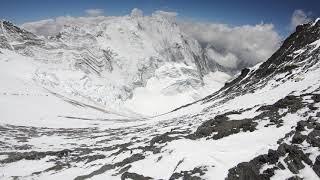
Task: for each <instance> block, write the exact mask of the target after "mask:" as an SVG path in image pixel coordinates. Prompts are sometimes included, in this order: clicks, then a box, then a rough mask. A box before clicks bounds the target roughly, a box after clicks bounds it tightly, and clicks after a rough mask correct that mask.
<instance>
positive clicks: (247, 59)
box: [181, 22, 281, 69]
mask: <svg viewBox="0 0 320 180" xmlns="http://www.w3.org/2000/svg"><path fill="white" fill-rule="evenodd" d="M181 26H182V29H183V30H184V31H185V32H186V33H187V34H189V35H190V36H192V37H193V38H195V39H196V40H198V41H199V43H200V44H201V45H202V47H204V48H205V47H211V48H210V49H211V50H210V51H211V52H210V51H209V52H210V53H209V55H210V56H211V58H212V59H214V60H215V61H216V62H217V63H218V64H220V65H222V66H225V67H228V68H233V69H241V68H244V67H247V66H252V65H255V64H257V63H259V62H262V61H265V60H267V59H268V58H269V57H270V56H271V55H272V53H273V52H274V51H275V50H276V49H277V48H278V47H279V45H280V40H281V38H280V36H279V34H278V33H277V32H276V31H275V29H274V26H273V25H272V24H258V25H254V26H252V25H244V26H235V27H231V26H229V25H226V24H215V23H194V22H182V23H181Z"/></svg>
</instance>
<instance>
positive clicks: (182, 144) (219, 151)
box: [0, 52, 320, 180]
mask: <svg viewBox="0 0 320 180" xmlns="http://www.w3.org/2000/svg"><path fill="white" fill-rule="evenodd" d="M5 53H8V54H6V56H4V55H3V54H0V84H1V86H0V112H1V119H0V132H1V136H0V162H2V163H1V164H0V179H15V178H16V177H18V178H21V179H74V178H75V179H108V180H112V179H120V177H121V174H123V172H128V173H136V174H138V175H143V176H145V177H151V178H154V179H169V178H170V177H171V176H172V174H173V173H175V172H183V171H192V170H193V169H195V171H196V170H199V171H196V173H195V174H197V175H199V176H201V177H202V178H204V179H224V178H226V176H227V175H228V170H229V169H230V168H233V167H234V166H236V165H237V164H238V163H241V162H246V161H250V160H251V159H252V158H254V157H256V156H258V155H260V154H265V153H267V152H268V150H269V149H276V148H277V147H278V144H277V141H278V140H279V139H280V138H283V137H285V135H286V134H287V133H288V132H290V131H291V130H292V129H294V128H295V126H296V124H297V122H298V121H300V120H302V119H307V118H308V117H309V116H312V115H314V114H316V113H318V112H319V108H318V109H317V111H315V112H312V113H309V114H308V115H306V112H308V110H307V108H302V109H300V110H299V111H298V112H297V113H295V114H291V113H287V114H286V115H285V117H283V119H284V122H283V126H281V127H276V126H268V127H266V126H265V125H267V124H268V123H269V121H268V120H265V121H262V120H261V123H259V125H258V126H257V130H255V131H253V132H239V133H237V134H234V135H230V136H228V137H224V138H221V139H217V140H207V139H206V138H200V139H195V140H193V139H187V138H184V137H185V135H188V134H191V133H193V132H195V131H196V129H197V128H198V127H199V126H200V125H201V123H203V122H204V121H206V120H209V119H212V118H214V117H215V116H216V115H218V114H222V113H225V112H229V111H240V110H241V112H242V113H240V114H232V115H229V116H228V117H229V118H230V119H233V120H237V119H239V120H240V119H244V118H250V117H255V116H257V115H259V113H261V112H259V111H257V109H258V108H259V107H261V106H262V105H269V104H273V103H275V102H276V101H278V100H279V99H281V98H284V97H285V96H287V95H289V94H292V95H294V94H300V93H301V92H303V93H308V92H309V93H311V92H312V93H320V91H319V85H320V77H319V74H320V68H319V67H318V68H317V69H313V70H310V71H309V72H308V73H306V74H304V76H303V77H301V78H302V79H303V80H298V79H297V80H296V81H295V80H292V81H287V82H284V83H280V84H279V83H278V82H276V81H274V82H273V83H270V84H268V85H267V86H265V87H263V88H262V89H259V90H257V91H255V92H254V93H249V94H245V95H243V96H238V97H235V98H234V99H232V100H230V101H227V102H226V103H224V104H216V103H217V101H218V100H216V101H212V102H208V103H205V104H203V103H201V102H198V103H195V104H193V105H191V106H188V107H185V108H182V109H180V110H177V111H175V112H172V113H168V114H164V115H161V116H155V117H149V118H148V117H145V116H142V117H140V118H139V117H137V118H132V117H126V116H124V115H123V114H118V113H112V112H108V111H106V110H105V109H104V108H101V107H99V106H96V105H95V104H92V103H90V102H83V101H78V100H77V99H71V98H69V97H66V96H64V95H62V94H59V93H56V92H53V91H51V90H48V89H44V88H42V87H41V86H39V85H38V84H36V83H35V82H34V81H32V76H30V72H34V71H35V68H37V66H38V65H37V63H36V62H34V61H32V60H31V59H28V58H26V57H22V56H19V57H18V58H17V57H15V54H12V55H10V52H5ZM10 56H11V58H10ZM8 57H9V58H8ZM318 66H319V65H318ZM228 78H229V77H226V75H224V74H221V73H215V74H214V73H213V74H210V75H209V76H208V77H207V79H205V80H204V81H205V82H206V81H215V82H214V83H212V86H211V87H205V88H203V89H200V91H199V92H203V94H206V95H208V94H210V92H209V91H210V90H209V89H211V90H212V89H214V90H218V89H219V88H220V87H221V86H222V85H221V84H223V83H221V82H223V81H225V80H226V79H228ZM159 83H161V82H159V81H156V80H153V79H151V80H150V81H149V82H148V84H147V86H146V87H143V88H137V89H136V90H135V92H134V96H133V99H132V100H130V101H128V102H127V103H126V106H127V107H128V108H131V109H132V110H133V111H136V112H138V113H139V114H140V113H141V112H145V115H148V116H153V115H154V114H155V113H157V112H166V111H167V110H170V109H172V108H176V107H177V106H180V105H183V104H185V103H188V102H191V101H193V99H185V98H183V97H185V96H181V97H179V96H174V98H170V96H163V95H160V94H161V93H160V92H157V91H156V88H157V86H156V85H157V84H159ZM151 87H152V88H155V89H150V88H151ZM192 93H193V92H191V93H190V94H192ZM192 95H193V94H192ZM192 95H190V96H189V97H191V96H192ZM303 101H304V102H308V101H312V100H311V99H310V98H308V96H306V98H305V99H304V100H303ZM155 102H156V103H159V104H157V105H155V104H153V103H155ZM213 105H214V108H210V107H211V106H213ZM315 106H316V107H320V103H317V104H315ZM206 108H210V112H207V113H203V110H205V109H206ZM282 111H283V112H286V109H282ZM157 137H162V138H157ZM162 141H166V142H164V143H163V142H162ZM309 153H311V154H313V155H312V156H313V157H316V156H317V155H319V154H320V153H319V151H318V150H317V149H311V150H310V152H309ZM9 157H10V158H9ZM8 161H10V162H8ZM313 161H314V159H313ZM197 168H198V169H197ZM310 168H311V167H310V166H308V165H306V166H305V168H304V169H303V170H302V171H301V174H300V176H303V177H302V178H305V179H318V177H317V175H316V174H315V173H314V172H313V171H312V170H310ZM202 172H205V174H202ZM292 175H293V174H292V173H291V172H290V171H288V172H285V173H283V172H282V171H281V172H279V174H276V175H275V176H274V178H273V179H285V178H287V177H291V176H292Z"/></svg>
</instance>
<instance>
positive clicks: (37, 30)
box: [21, 16, 106, 37]
mask: <svg viewBox="0 0 320 180" xmlns="http://www.w3.org/2000/svg"><path fill="white" fill-rule="evenodd" d="M105 18H106V17H104V16H98V17H71V16H60V17H57V18H55V19H46V20H41V21H35V22H29V23H24V24H22V25H21V27H23V28H24V29H26V30H28V31H30V32H32V33H34V34H37V35H42V36H45V37H47V36H54V35H57V34H58V33H59V32H60V31H61V30H62V28H63V26H65V25H76V26H81V25H83V24H86V25H95V24H97V23H99V22H101V21H103V20H105Z"/></svg>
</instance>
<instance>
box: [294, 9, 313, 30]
mask: <svg viewBox="0 0 320 180" xmlns="http://www.w3.org/2000/svg"><path fill="white" fill-rule="evenodd" d="M310 20H311V19H310V18H309V17H308V15H307V14H306V13H305V12H304V11H303V10H300V9H297V10H295V11H294V12H293V14H292V16H291V22H290V30H292V31H293V30H295V28H296V27H297V26H298V25H299V24H305V23H307V22H309V21H310Z"/></svg>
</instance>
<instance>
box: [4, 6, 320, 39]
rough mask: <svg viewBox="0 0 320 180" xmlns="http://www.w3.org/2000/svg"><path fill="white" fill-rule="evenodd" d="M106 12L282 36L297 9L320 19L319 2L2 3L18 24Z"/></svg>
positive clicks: (6, 15)
mask: <svg viewBox="0 0 320 180" xmlns="http://www.w3.org/2000/svg"><path fill="white" fill-rule="evenodd" d="M96 8H97V9H103V10H104V14H105V15H125V14H129V13H130V11H131V10H132V9H133V8H139V9H141V10H143V12H144V13H145V14H151V13H152V12H153V11H155V10H166V11H175V12H177V13H178V14H179V16H178V17H179V18H182V19H184V18H186V19H192V20H195V21H201V22H218V23H225V24H230V25H245V24H251V25H254V24H259V23H261V22H264V23H272V24H274V25H275V28H276V30H278V31H279V32H280V33H281V34H283V33H286V32H287V31H288V26H289V24H290V18H291V16H292V13H293V12H294V10H296V9H301V10H303V11H304V12H305V13H306V14H307V15H308V16H310V17H318V16H320V14H319V13H320V1H319V0H269V1H267V0H259V1H258V0H256V1H253V0H229V1H217V0H117V1H116V0H113V1H111V0H90V1H89V0H68V1H67V0H1V6H0V17H1V18H2V19H7V20H11V21H13V22H14V23H16V24H22V23H24V22H29V21H36V20H41V19H48V18H54V17H57V16H65V15H70V16H85V15H86V14H85V10H86V9H96Z"/></svg>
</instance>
